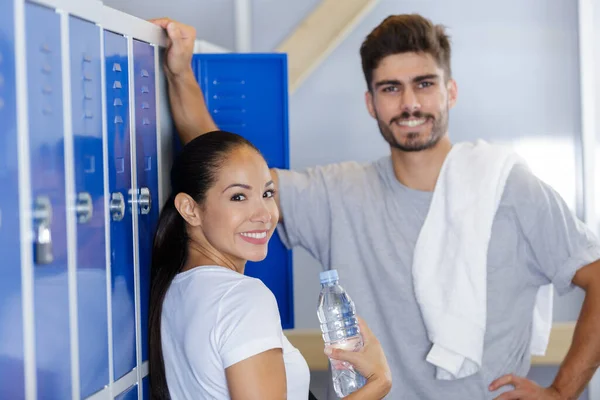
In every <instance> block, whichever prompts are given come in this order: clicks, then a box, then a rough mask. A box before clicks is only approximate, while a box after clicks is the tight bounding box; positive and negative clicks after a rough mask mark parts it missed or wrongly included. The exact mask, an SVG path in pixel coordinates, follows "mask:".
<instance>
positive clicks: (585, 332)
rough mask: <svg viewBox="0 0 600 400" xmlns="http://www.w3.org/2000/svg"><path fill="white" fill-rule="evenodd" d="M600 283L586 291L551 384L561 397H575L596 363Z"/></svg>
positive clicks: (599, 355)
mask: <svg viewBox="0 0 600 400" xmlns="http://www.w3.org/2000/svg"><path fill="white" fill-rule="evenodd" d="M599 332H600V287H597V286H595V285H594V286H592V285H591V287H589V288H588V289H587V291H586V295H585V300H584V302H583V307H582V308H581V313H580V315H579V319H578V321H577V324H576V326H575V333H574V336H573V343H572V344H571V348H570V349H569V352H568V353H567V356H566V357H565V359H564V361H563V363H562V364H561V366H560V369H559V371H558V374H557V376H556V379H555V380H554V383H553V384H552V386H553V387H554V388H555V389H556V390H557V391H558V392H559V393H560V394H561V397H562V398H564V399H577V398H579V396H580V395H581V393H582V392H583V390H584V389H585V387H586V385H587V384H588V382H589V381H590V380H591V379H592V376H593V375H594V372H596V369H597V368H598V365H599V364H600V336H599V335H598V333H599Z"/></svg>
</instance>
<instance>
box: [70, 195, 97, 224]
mask: <svg viewBox="0 0 600 400" xmlns="http://www.w3.org/2000/svg"><path fill="white" fill-rule="evenodd" d="M75 211H76V213H77V222H79V223H80V224H85V223H86V222H88V221H89V220H90V219H91V218H92V215H93V214H94V203H93V202H92V196H90V194H89V193H87V192H81V193H79V194H77V204H76V205H75Z"/></svg>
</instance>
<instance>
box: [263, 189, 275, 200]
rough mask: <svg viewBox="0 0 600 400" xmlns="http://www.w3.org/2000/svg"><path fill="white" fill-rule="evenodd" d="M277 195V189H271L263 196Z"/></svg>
mask: <svg viewBox="0 0 600 400" xmlns="http://www.w3.org/2000/svg"><path fill="white" fill-rule="evenodd" d="M273 196H275V189H269V190H267V191H266V192H265V193H264V194H263V198H271V197H273Z"/></svg>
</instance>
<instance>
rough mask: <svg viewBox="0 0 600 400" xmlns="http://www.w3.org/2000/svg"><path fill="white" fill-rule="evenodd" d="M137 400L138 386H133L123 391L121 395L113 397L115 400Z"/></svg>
mask: <svg viewBox="0 0 600 400" xmlns="http://www.w3.org/2000/svg"><path fill="white" fill-rule="evenodd" d="M137 399H138V386H137V385H133V386H132V387H130V388H128V389H127V390H125V391H124V392H123V393H121V394H120V395H118V396H116V397H115V400H137Z"/></svg>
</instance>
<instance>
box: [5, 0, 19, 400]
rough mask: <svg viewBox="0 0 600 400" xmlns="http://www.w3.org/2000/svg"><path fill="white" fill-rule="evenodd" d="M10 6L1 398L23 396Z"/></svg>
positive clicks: (8, 7) (8, 5)
mask: <svg viewBox="0 0 600 400" xmlns="http://www.w3.org/2000/svg"><path fill="white" fill-rule="evenodd" d="M13 12H14V10H13V2H12V1H3V2H1V3H0V121H2V123H0V188H2V189H1V190H2V195H0V260H2V266H0V270H1V272H0V276H1V277H2V279H0V337H1V338H2V340H0V398H3V399H21V398H24V397H25V386H24V384H25V382H24V379H25V377H24V367H23V309H22V307H21V257H20V248H19V246H20V241H19V239H20V235H21V233H20V229H19V212H18V210H19V181H18V179H19V173H18V159H17V155H18V149H17V116H16V112H17V110H16V90H15V54H14V51H15V49H14V39H15V34H14V23H13Z"/></svg>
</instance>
